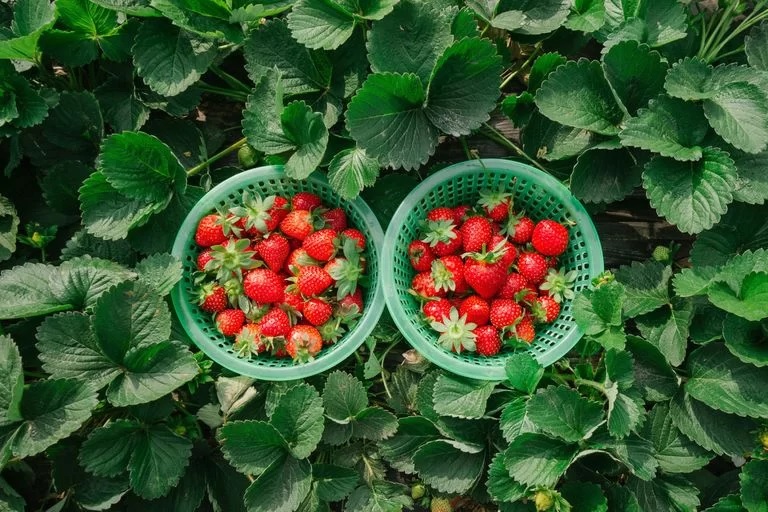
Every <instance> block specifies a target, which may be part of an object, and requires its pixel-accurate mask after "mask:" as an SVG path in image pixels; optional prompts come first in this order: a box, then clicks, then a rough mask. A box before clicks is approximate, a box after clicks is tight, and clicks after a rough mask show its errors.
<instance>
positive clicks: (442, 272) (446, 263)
mask: <svg viewBox="0 0 768 512" xmlns="http://www.w3.org/2000/svg"><path fill="white" fill-rule="evenodd" d="M431 273H432V279H433V280H434V282H435V287H436V288H438V289H440V290H443V291H445V292H449V291H451V292H453V293H455V294H458V295H461V294H463V293H465V292H466V291H467V281H466V280H465V279H464V262H463V261H462V259H461V258H460V257H458V256H455V255H451V256H443V257H442V258H440V259H439V260H437V261H435V262H433V263H432V272H431Z"/></svg>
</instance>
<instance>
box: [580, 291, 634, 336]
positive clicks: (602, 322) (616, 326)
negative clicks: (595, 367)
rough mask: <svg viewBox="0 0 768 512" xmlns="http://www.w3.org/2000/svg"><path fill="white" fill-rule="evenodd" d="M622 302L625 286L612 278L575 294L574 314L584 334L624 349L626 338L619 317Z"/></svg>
mask: <svg viewBox="0 0 768 512" xmlns="http://www.w3.org/2000/svg"><path fill="white" fill-rule="evenodd" d="M623 302H624V287H623V286H622V285H621V284H620V283H617V282H615V281H614V282H611V283H608V284H606V285H603V286H600V287H598V288H596V289H594V290H584V291H583V292H581V293H580V294H578V295H576V299H575V300H574V302H573V317H574V319H575V320H576V324H577V325H578V326H579V328H580V329H582V330H583V331H584V333H585V334H587V335H589V336H592V337H593V338H594V339H595V340H596V341H597V342H598V343H600V344H601V345H603V346H604V347H605V348H617V349H623V348H624V343H625V342H626V335H625V334H624V324H623V322H622V319H621V309H622V305H623Z"/></svg>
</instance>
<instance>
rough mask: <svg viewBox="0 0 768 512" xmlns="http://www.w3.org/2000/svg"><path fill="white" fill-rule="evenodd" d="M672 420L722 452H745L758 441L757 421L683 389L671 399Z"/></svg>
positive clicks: (699, 441) (689, 434) (698, 441)
mask: <svg viewBox="0 0 768 512" xmlns="http://www.w3.org/2000/svg"><path fill="white" fill-rule="evenodd" d="M669 412H670V416H671V417H672V422H673V423H674V424H675V426H677V428H679V429H680V431H681V432H682V433H683V434H685V435H686V436H687V437H688V438H689V439H691V440H692V441H693V442H695V443H696V444H698V445H699V446H701V447H703V448H706V449H707V450H710V451H713V452H715V453H717V454H718V455H723V454H727V455H741V454H743V453H744V452H747V451H750V450H751V449H752V445H753V444H754V442H755V440H754V434H752V432H753V431H754V430H755V429H756V428H757V424H756V423H755V422H754V421H753V420H751V419H749V418H740V417H738V416H734V415H731V414H725V413H722V412H720V411H716V410H714V409H711V408H710V407H708V406H706V405H704V404H703V403H701V402H699V401H698V400H694V399H693V398H691V397H690V395H688V394H687V393H684V392H680V393H678V394H677V395H676V396H675V398H674V399H673V400H672V401H671V402H670V403H669Z"/></svg>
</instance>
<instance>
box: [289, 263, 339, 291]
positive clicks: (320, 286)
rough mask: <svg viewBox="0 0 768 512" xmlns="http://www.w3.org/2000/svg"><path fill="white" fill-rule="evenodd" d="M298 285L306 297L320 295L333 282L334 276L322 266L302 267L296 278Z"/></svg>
mask: <svg viewBox="0 0 768 512" xmlns="http://www.w3.org/2000/svg"><path fill="white" fill-rule="evenodd" d="M294 279H295V281H296V287H297V288H298V290H299V292H300V293H301V294H302V295H304V296H305V297H314V296H315V295H320V294H321V293H323V292H324V291H325V290H327V289H328V287H329V286H331V285H332V284H333V278H332V277H331V275H330V274H328V272H326V271H325V269H323V268H320V267H309V266H306V267H301V268H299V273H298V274H296V277H295V278H294Z"/></svg>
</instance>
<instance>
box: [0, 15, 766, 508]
mask: <svg viewBox="0 0 768 512" xmlns="http://www.w3.org/2000/svg"><path fill="white" fill-rule="evenodd" d="M767 7H768V2H766V0H754V1H753V0H750V1H745V0H723V1H721V2H711V1H707V2H703V1H702V2H696V1H690V2H678V1H676V0H653V1H651V0H541V1H536V2H534V1H528V0H465V1H463V2H458V1H452V0H436V1H430V2H427V1H418V0H400V1H397V0H298V1H295V2H294V1H289V0H267V1H262V2H259V3H256V2H252V1H250V0H90V1H89V0H58V1H56V2H55V3H51V2H49V1H48V0H15V1H8V2H2V3H0V148H2V149H1V151H0V159H1V160H0V165H2V170H3V172H2V178H0V185H1V186H0V260H2V262H3V263H2V268H3V270H2V273H0V469H1V470H2V472H1V473H0V510H12V511H16V510H46V511H47V510H50V511H73V510H149V511H151V510H175V511H181V512H183V511H194V510H213V511H227V512H229V511H237V510H250V511H265V512H266V511H280V512H293V511H298V510H301V511H321V510H330V509H333V510H349V511H398V510H409V509H413V508H419V507H422V508H423V507H428V506H429V503H430V501H433V502H441V498H445V497H447V498H448V499H449V502H450V503H451V504H452V506H454V507H456V508H464V509H472V508H473V507H474V508H476V509H477V508H479V507H484V508H485V509H486V510H496V509H498V510H501V511H505V512H506V511H525V510H559V511H566V510H572V511H575V512H578V511H600V510H630V511H633V510H641V511H661V510H677V511H693V510H710V511H743V510H746V511H748V512H758V511H765V510H767V508H766V507H768V505H767V504H768V495H767V494H766V493H767V492H768V491H766V489H768V458H766V449H768V433H767V432H768V431H767V430H766V420H768V399H766V396H768V373H767V372H768V340H767V337H768V328H767V327H768V320H767V319H766V317H768V248H766V242H767V241H768V238H766V233H767V232H768V225H767V224H766V222H767V221H766V219H768V215H767V213H768V210H766V206H765V200H766V198H768V174H767V173H766V170H767V169H768V150H766V147H767V146H768V23H767V22H766V19H768V8H767ZM222 110H228V112H230V113H233V114H232V115H229V116H226V115H225V116H218V117H217V113H218V112H219V111H222ZM499 112H501V113H502V114H503V115H505V116H507V117H508V118H509V119H510V120H511V121H512V122H513V123H514V124H515V126H517V127H518V128H520V132H521V141H520V143H519V144H518V143H517V142H515V141H511V140H509V139H507V138H506V137H504V136H503V135H502V134H501V133H500V132H499V131H498V130H496V129H495V128H494V127H493V125H492V124H490V123H489V119H490V116H491V114H492V113H499ZM469 135H482V136H485V137H488V138H490V139H492V140H494V141H496V142H498V143H499V144H501V145H502V146H504V147H505V148H507V149H509V151H510V155H511V156H513V157H515V158H520V159H522V160H524V161H526V162H528V163H530V164H531V165H534V166H536V167H538V168H540V169H542V170H545V171H547V172H550V173H552V174H553V175H555V176H557V177H558V178H560V179H562V180H563V181H564V182H565V183H566V184H567V185H568V186H569V187H570V189H571V191H572V192H573V193H574V195H576V196H577V197H578V198H579V199H581V200H582V201H583V202H584V203H586V204H588V205H589V206H590V208H592V210H593V211H599V210H601V209H603V208H605V206H606V205H607V204H610V203H612V202H616V201H619V200H621V199H622V198H624V197H626V196H627V195H628V194H629V193H631V192H633V191H635V190H641V191H642V192H643V193H644V194H645V195H646V196H647V198H648V201H649V203H650V205H651V206H652V207H653V208H654V209H655V210H656V211H657V212H658V213H659V215H660V216H662V217H664V218H665V219H666V220H667V221H669V222H670V223H671V224H673V225H674V226H676V227H677V228H678V229H679V230H680V231H681V232H684V233H688V234H691V235H693V236H694V242H693V246H692V248H691V251H690V256H689V257H688V258H679V257H677V255H676V252H675V249H676V248H674V247H672V248H663V247H662V248H660V249H659V250H657V251H654V254H653V257H652V258H649V259H648V260H647V261H640V262H634V263H632V264H631V265H627V266H624V267H621V268H619V269H615V271H614V272H612V273H608V274H605V275H603V276H601V277H600V278H599V279H597V280H596V282H595V283H594V287H593V288H592V289H591V290H589V291H587V292H585V293H582V294H580V295H578V296H577V297H576V298H575V299H574V310H575V315H574V316H575V317H576V321H577V322H578V323H579V325H580V326H581V327H582V329H583V330H584V332H585V333H586V336H585V337H584V339H583V340H582V341H581V342H580V343H579V345H577V347H576V348H575V349H574V351H573V352H571V353H570V354H569V355H568V356H567V357H566V358H564V359H562V360H561V361H560V362H558V363H557V364H555V365H553V366H552V367H550V368H546V369H545V368H541V367H539V366H538V365H537V364H536V363H535V362H534V361H533V360H532V359H531V358H530V357H528V356H526V355H525V354H517V355H515V356H512V357H510V359H509V361H508V364H507V379H505V380H504V381H502V382H484V381H472V380H467V379H463V378H459V377H456V376H452V375H451V374H448V373H445V372H442V371H437V370H435V369H434V367H431V366H429V364H427V363H426V362H425V361H423V360H421V358H420V357H419V356H418V354H415V353H413V352H406V354H405V357H401V356H400V354H402V353H403V352H404V351H406V350H407V345H406V344H405V343H404V341H403V339H402V337H401V335H400V334H399V333H398V332H397V330H396V329H394V328H393V326H392V325H391V323H390V322H388V321H387V320H386V319H384V320H383V321H382V322H381V323H380V325H379V326H378V327H377V329H376V330H375V331H374V334H373V335H372V336H370V337H369V339H368V340H367V341H366V343H365V346H364V348H363V349H361V350H360V351H359V352H358V353H357V354H356V356H355V357H354V358H350V360H349V361H348V362H347V363H345V365H343V366H342V367H340V368H339V369H337V370H335V371H332V372H328V373H326V374H323V375H319V376H316V377H313V378H311V379H307V380H305V381H302V382H291V383H266V382H255V381H253V380H251V379H248V378H244V377H241V376H237V375H232V374H230V373H228V372H226V371H224V370H222V369H221V368H219V367H217V366H215V365H213V364H212V363H211V362H210V361H209V360H207V359H206V358H205V356H204V355H203V354H201V353H200V352H199V351H197V349H196V348H195V347H194V345H193V344H191V343H190V342H189V340H188V339H186V337H185V336H184V334H183V329H181V328H180V326H179V325H178V322H177V320H176V319H175V317H174V315H173V312H172V311H171V309H170V307H169V302H168V300H167V295H168V293H169V292H170V290H171V289H172V287H173V286H174V284H175V283H176V282H178V280H179V279H180V276H181V265H180V263H179V262H178V261H175V260H174V259H173V258H171V257H170V256H169V255H168V250H169V248H170V246H171V242H172V240H173V237H174V236H175V233H176V229H177V228H178V226H179V224H180V223H181V221H182V220H183V218H184V216H185V214H186V212H187V211H188V210H189V209H190V208H191V207H192V205H193V204H194V203H195V202H196V201H197V200H198V199H199V198H200V197H201V195H202V194H203V193H204V191H206V190H208V189H210V187H211V186H213V185H214V184H216V183H219V182H221V181H222V180H224V179H226V178H227V177H230V176H233V175H234V174H236V173H238V172H240V171H241V170H242V169H243V168H249V167H252V166H254V165H256V164H257V163H260V162H264V163H284V164H285V167H286V171H287V173H289V175H290V176H292V177H293V178H296V179H304V178H306V177H307V176H308V175H309V174H311V173H312V172H313V171H315V170H316V169H318V168H319V169H320V172H324V173H327V175H328V178H329V180H330V182H331V183H332V185H333V187H334V188H335V189H336V190H337V192H338V193H339V194H341V195H342V196H344V197H354V196H356V195H358V194H362V195H363V196H364V197H366V198H368V200H369V202H370V204H371V205H372V206H373V207H374V209H375V210H376V211H377V212H378V214H379V215H380V218H381V221H382V224H384V225H386V223H387V220H388V218H389V216H391V213H392V207H393V205H396V203H397V199H398V198H401V197H403V196H404V195H405V194H406V193H407V192H408V191H409V190H410V189H411V188H412V187H413V186H414V185H415V184H416V183H417V182H418V180H419V179H421V178H423V177H424V176H425V175H428V174H429V173H431V172H433V171H434V170H436V169H437V168H438V167H439V165H435V162H434V159H431V156H432V155H433V154H434V153H435V151H436V148H437V146H438V145H439V144H452V143H455V144H460V145H462V146H463V147H464V148H465V149H466V152H467V157H468V158H472V157H474V156H476V155H475V154H474V153H473V152H472V150H471V148H470V147H469V144H468V142H467V136H469ZM241 136H242V137H243V138H239V137H241ZM235 152H237V153H238V156H239V164H240V165H232V164H230V163H229V162H230V160H228V159H226V157H227V156H228V155H230V154H234V153H235ZM481 156H482V155H481ZM442 503H444V501H442ZM481 510H482V508H481Z"/></svg>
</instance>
